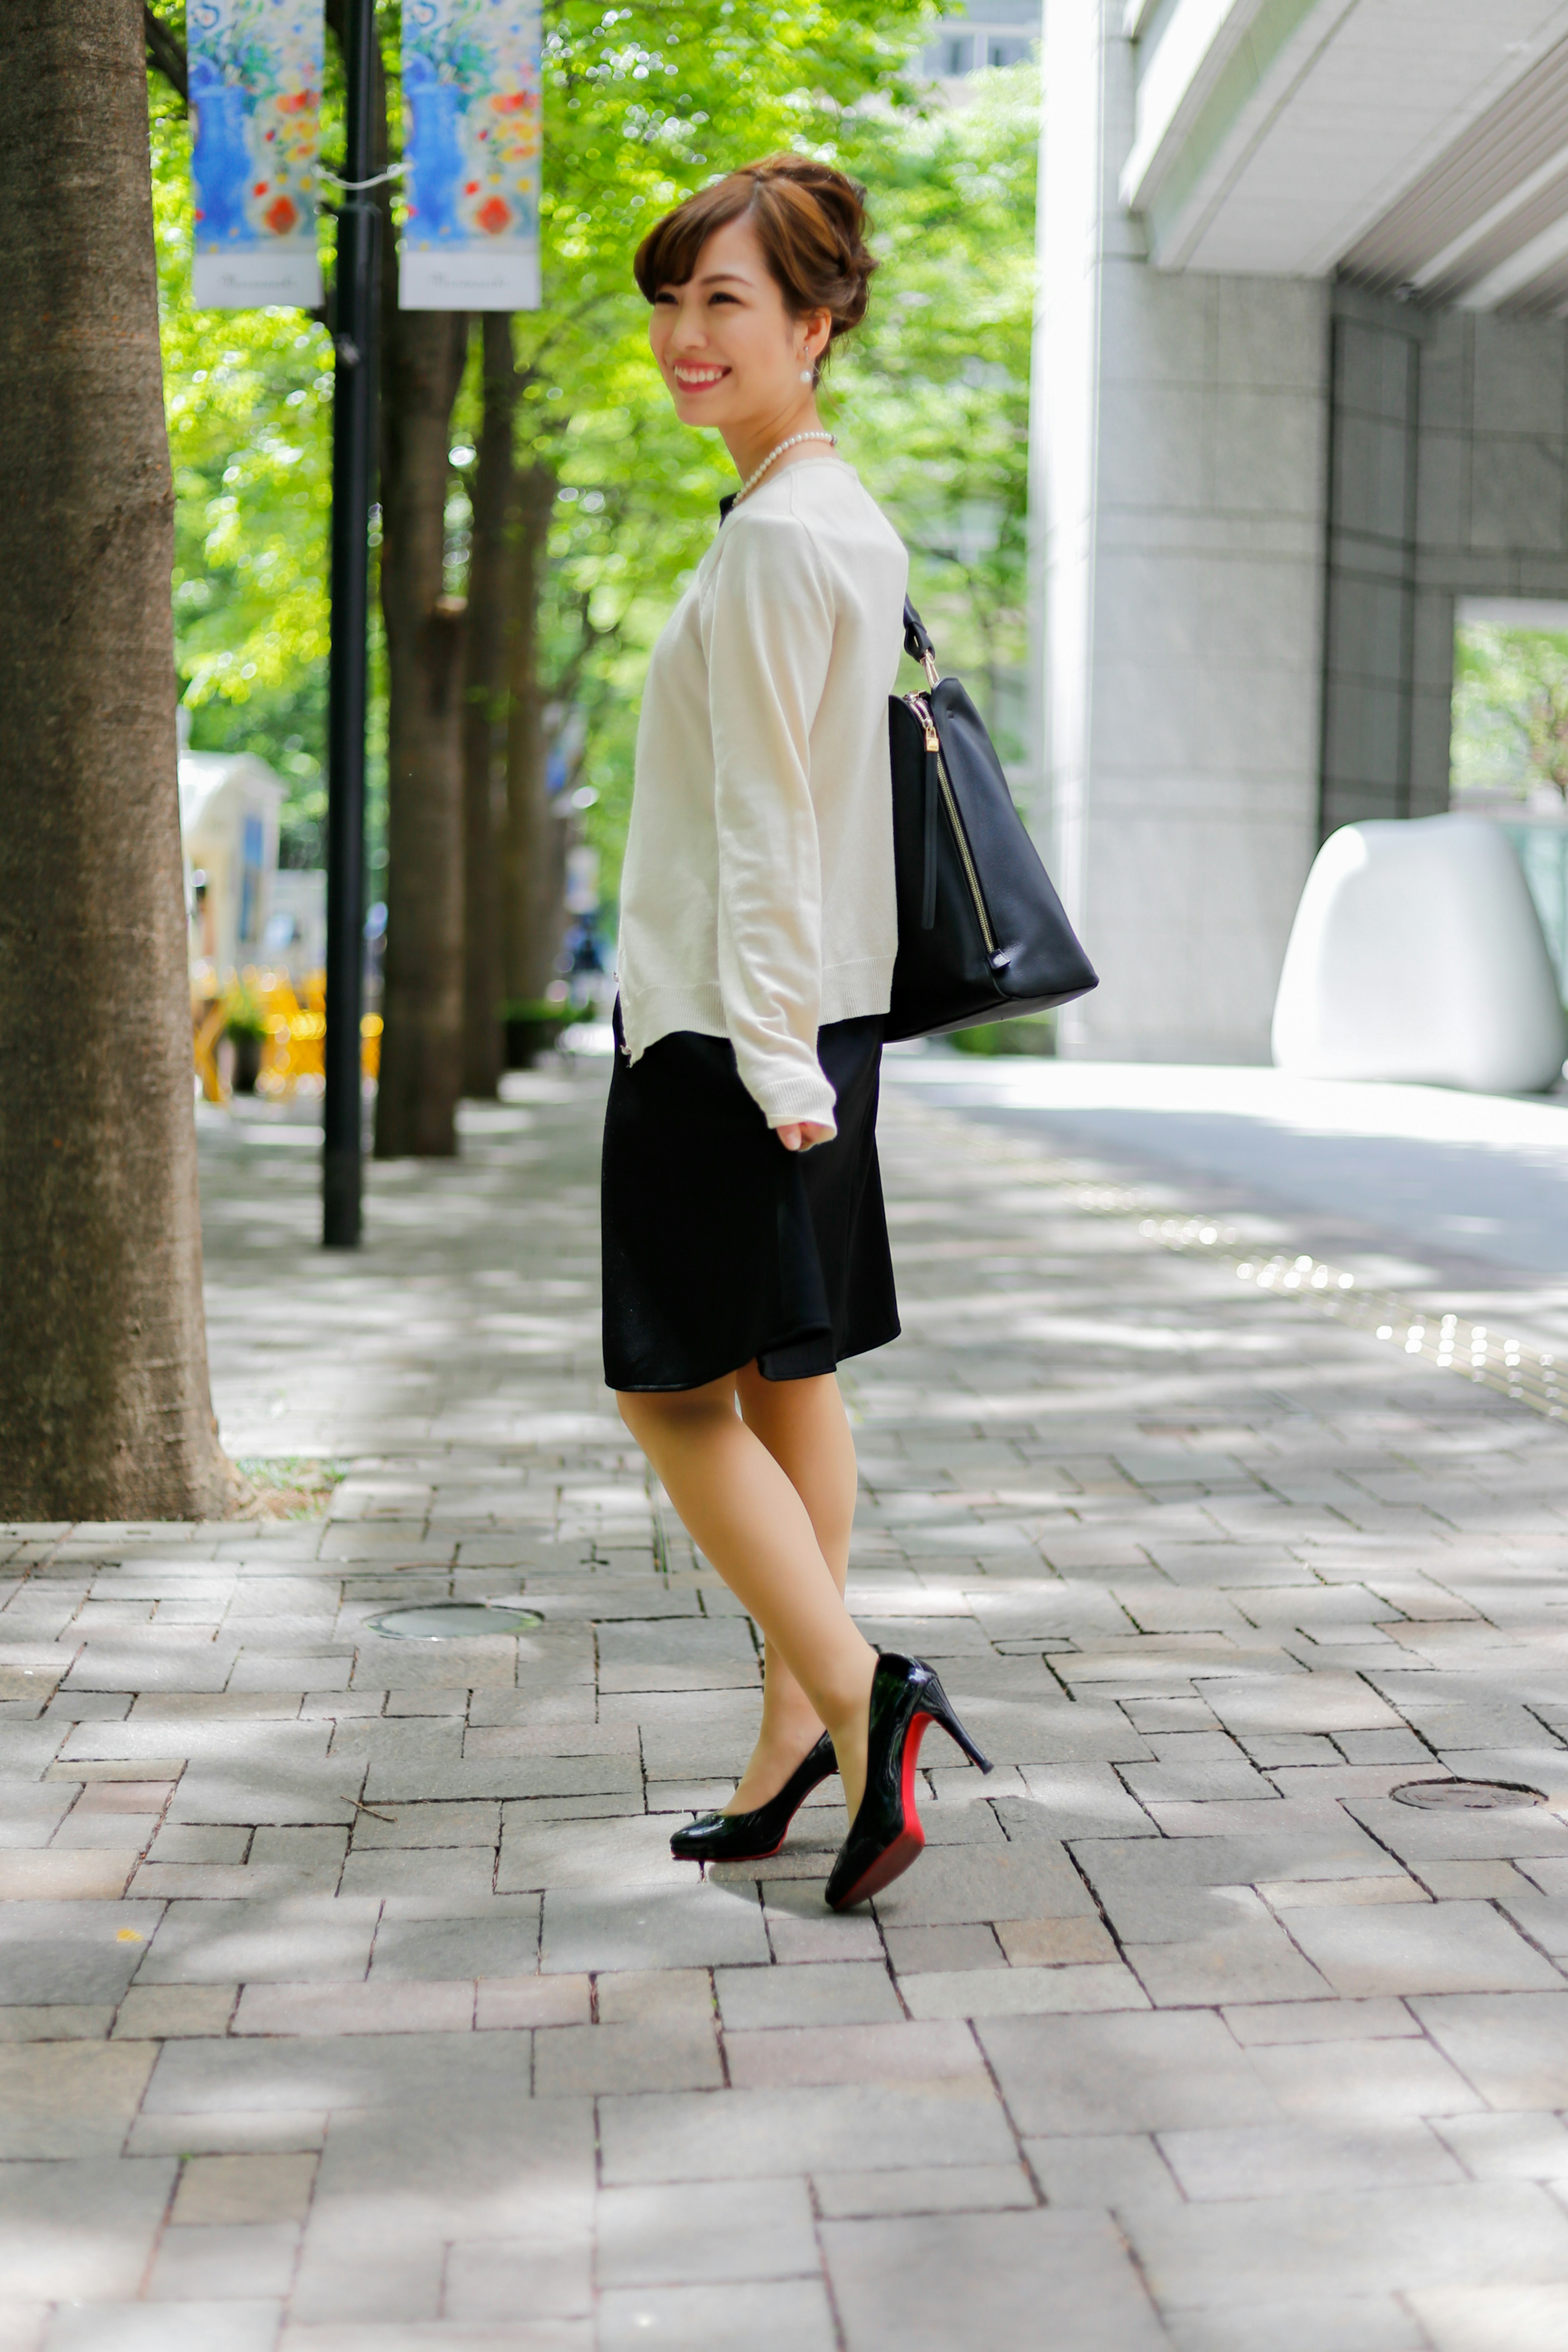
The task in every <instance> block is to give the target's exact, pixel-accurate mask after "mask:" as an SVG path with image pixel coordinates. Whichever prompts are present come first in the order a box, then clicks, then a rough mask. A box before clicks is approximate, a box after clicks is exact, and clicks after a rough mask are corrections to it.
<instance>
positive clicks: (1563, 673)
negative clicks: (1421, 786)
mask: <svg viewBox="0 0 1568 2352" xmlns="http://www.w3.org/2000/svg"><path fill="white" fill-rule="evenodd" d="M1453 773H1454V784H1455V788H1456V790H1458V792H1460V793H1463V792H1466V791H1474V790H1476V789H1477V788H1480V789H1489V790H1491V791H1494V792H1495V791H1501V792H1514V793H1521V794H1522V793H1527V792H1529V791H1531V790H1532V789H1534V790H1539V789H1540V788H1541V787H1542V786H1549V787H1551V788H1552V790H1554V791H1556V792H1558V793H1561V794H1562V795H1563V798H1564V799H1565V800H1568V635H1555V634H1553V633H1552V632H1550V631H1547V630H1543V629H1502V628H1492V627H1483V626H1477V627H1471V628H1466V629H1461V630H1460V631H1459V633H1458V637H1457V640H1456V643H1455V648H1454V736H1453Z"/></svg>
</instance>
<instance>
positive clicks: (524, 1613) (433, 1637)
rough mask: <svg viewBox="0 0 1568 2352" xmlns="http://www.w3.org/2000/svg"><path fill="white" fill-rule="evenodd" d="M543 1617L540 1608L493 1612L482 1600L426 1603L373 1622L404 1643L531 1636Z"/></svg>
mask: <svg viewBox="0 0 1568 2352" xmlns="http://www.w3.org/2000/svg"><path fill="white" fill-rule="evenodd" d="M543 1622H544V1620H543V1618H542V1616H541V1615H540V1613H539V1612H538V1610H537V1609H490V1608H488V1607H487V1606H486V1604H485V1603H484V1602H483V1601H422V1602H421V1603H420V1604H419V1605H418V1606H417V1607H416V1608H413V1609H389V1610H388V1611H387V1612H386V1613H385V1615H384V1616H383V1617H373V1618H372V1619H371V1620H370V1630H371V1632H372V1633H391V1634H393V1635H395V1637H396V1639H397V1640H398V1641H400V1642H471V1641H472V1640H473V1639H474V1637H475V1635H476V1634H484V1633H490V1634H494V1633H531V1631H532V1629H533V1628H534V1626H535V1625H542V1624H543Z"/></svg>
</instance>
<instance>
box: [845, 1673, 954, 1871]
mask: <svg viewBox="0 0 1568 2352" xmlns="http://www.w3.org/2000/svg"><path fill="white" fill-rule="evenodd" d="M934 1721H935V1717H933V1716H929V1715H917V1716H916V1717H914V1718H913V1720H912V1721H911V1723H910V1727H909V1731H908V1734H907V1735H906V1737H905V1739H904V1769H903V1772H902V1775H901V1779H900V1788H899V1801H900V1805H901V1807H902V1809H903V1816H904V1826H903V1828H902V1829H901V1830H900V1832H899V1834H898V1836H897V1837H896V1838H895V1839H894V1840H893V1842H892V1843H891V1845H885V1846H884V1847H883V1848H882V1851H881V1853H879V1855H878V1856H877V1859H876V1861H875V1862H874V1863H873V1864H871V1866H870V1868H869V1869H868V1870H864V1871H862V1872H861V1874H860V1875H859V1877H858V1879H857V1880H856V1881H855V1884H854V1885H853V1886H852V1887H851V1888H850V1889H849V1892H848V1894H847V1895H844V1896H843V1897H842V1898H841V1899H840V1900H839V1901H838V1902H837V1903H836V1904H835V1905H834V1906H833V1908H834V1909H835V1910H836V1911H850V1910H853V1909H854V1907H855V1906H856V1904H857V1903H867V1902H869V1900H870V1898H871V1896H872V1895H879V1894H880V1893H881V1891H882V1889H883V1887H884V1886H890V1885H892V1883H893V1881H894V1879H895V1878H901V1877H902V1876H903V1874H904V1873H905V1871H906V1870H908V1868H909V1867H910V1864H911V1863H913V1862H918V1861H919V1859H920V1856H921V1853H923V1852H924V1850H925V1842H926V1833H925V1832H924V1830H922V1829H921V1817H920V1814H919V1813H918V1812H917V1811H916V1810H915V1767H916V1765H917V1764H918V1763H919V1760H920V1752H921V1740H922V1739H923V1738H925V1736H926V1727H927V1725H928V1724H930V1723H932V1722H934Z"/></svg>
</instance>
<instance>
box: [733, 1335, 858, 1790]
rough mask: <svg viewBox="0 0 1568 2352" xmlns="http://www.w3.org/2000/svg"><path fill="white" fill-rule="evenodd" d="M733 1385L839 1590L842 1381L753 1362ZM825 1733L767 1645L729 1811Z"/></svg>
mask: <svg viewBox="0 0 1568 2352" xmlns="http://www.w3.org/2000/svg"><path fill="white" fill-rule="evenodd" d="M735 1387H736V1392H737V1394H738V1396H739V1398H740V1403H741V1417H742V1420H743V1421H744V1423H745V1424H746V1426H747V1428H748V1429H751V1430H754V1431H755V1433H756V1434H757V1435H758V1436H759V1437H760V1438H761V1439H762V1441H763V1444H764V1445H765V1446H766V1447H767V1449H768V1452H769V1453H770V1454H772V1455H773V1460H774V1461H775V1462H776V1463H777V1464H778V1465H779V1468H780V1469H781V1470H782V1471H783V1472H784V1476H785V1477H786V1478H787V1479H788V1480H789V1482H790V1485H791V1486H793V1487H794V1488H795V1493H796V1494H797V1495H798V1496H800V1499H801V1501H802V1502H803V1503H804V1504H805V1509H806V1516H807V1517H808V1518H809V1519H810V1521H811V1527H812V1533H813V1534H814V1535H815V1536H816V1543H817V1549H818V1550H819V1551H820V1552H821V1554H822V1557H823V1559H825V1560H826V1562H827V1565H828V1568H829V1570H831V1572H832V1576H833V1581H834V1582H835V1584H837V1587H838V1590H839V1591H840V1592H842V1591H843V1590H844V1586H845V1582H846V1580H847V1576H848V1573H849V1535H850V1530H851V1528H852V1527H853V1525H854V1520H855V1496H856V1492H857V1488H858V1483H859V1481H858V1471H857V1468H856V1463H855V1440H854V1438H853V1436H852V1435H851V1434H850V1430H849V1420H848V1416H847V1413H846V1412H845V1410H844V1400H843V1398H842V1397H841V1396H840V1394H839V1392H838V1382H837V1380H836V1379H835V1378H834V1376H833V1374H832V1373H831V1372H827V1373H825V1374H823V1375H822V1376H821V1377H819V1378H814V1379H810V1380H804V1381H769V1380H764V1379H763V1375H762V1373H761V1372H760V1371H758V1370H757V1368H756V1366H755V1365H754V1364H748V1365H747V1366H746V1369H745V1370H744V1371H743V1372H742V1373H740V1375H739V1376H738V1378H737V1380H736V1382H735ZM821 1736H822V1724H821V1720H820V1718H819V1717H818V1716H817V1712H816V1708H815V1707H814V1706H812V1703H811V1701H810V1699H808V1698H807V1696H806V1695H805V1691H804V1690H803V1689H802V1688H801V1686H800V1684H799V1683H798V1682H797V1681H796V1679H795V1675H793V1674H792V1673H791V1672H790V1670H789V1667H788V1666H787V1665H786V1664H785V1663H784V1658H783V1656H782V1655H781V1654H780V1652H779V1649H778V1645H777V1644H776V1643H773V1642H770V1643H768V1644H767V1648H766V1657H765V1660H764V1677H763V1724H762V1729H761V1731H760V1732H759V1733H758V1735H757V1744H756V1747H755V1748H753V1749H752V1758H751V1761H750V1763H749V1764H748V1765H747V1766H746V1769H745V1770H744V1772H743V1773H742V1776H741V1785H740V1787H739V1788H738V1789H737V1790H736V1791H735V1793H734V1796H733V1797H732V1798H731V1801H730V1803H729V1805H728V1806H727V1807H726V1808H725V1810H726V1811H729V1812H736V1813H744V1812H750V1811H752V1808H753V1806H756V1805H762V1804H765V1803H766V1802H767V1801H768V1799H769V1798H770V1797H773V1796H776V1795H777V1793H778V1791H779V1790H780V1789H782V1788H783V1787H784V1782H785V1781H786V1780H788V1779H789V1776H790V1774H791V1773H792V1772H793V1771H794V1770H795V1766H796V1765H797V1764H798V1763H800V1761H801V1759H803V1757H805V1755H807V1754H808V1753H809V1751H810V1750H811V1749H812V1748H815V1747H816V1742H817V1740H818V1739H819V1738H821Z"/></svg>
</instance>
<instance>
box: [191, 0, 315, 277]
mask: <svg viewBox="0 0 1568 2352" xmlns="http://www.w3.org/2000/svg"><path fill="white" fill-rule="evenodd" d="M321 21H322V18H321V0H187V5H186V9H185V31H186V43H187V53H188V57H189V60H190V77H191V81H190V88H191V113H192V116H193V119H194V122H195V139H194V141H193V144H192V151H191V180H192V191H191V193H192V197H193V200H194V205H195V228H196V235H195V266H194V271H193V278H192V288H191V291H192V296H193V299H194V300H195V304H196V307H197V308H198V310H252V309H258V308H260V307H262V306H263V305H265V304H267V303H270V302H293V303H298V304H299V305H300V308H301V309H303V310H314V309H315V308H316V307H317V305H318V304H319V303H320V301H321V268H320V266H319V264H318V262H317V258H316V167H317V160H318V149H319V143H320V134H321Z"/></svg>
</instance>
